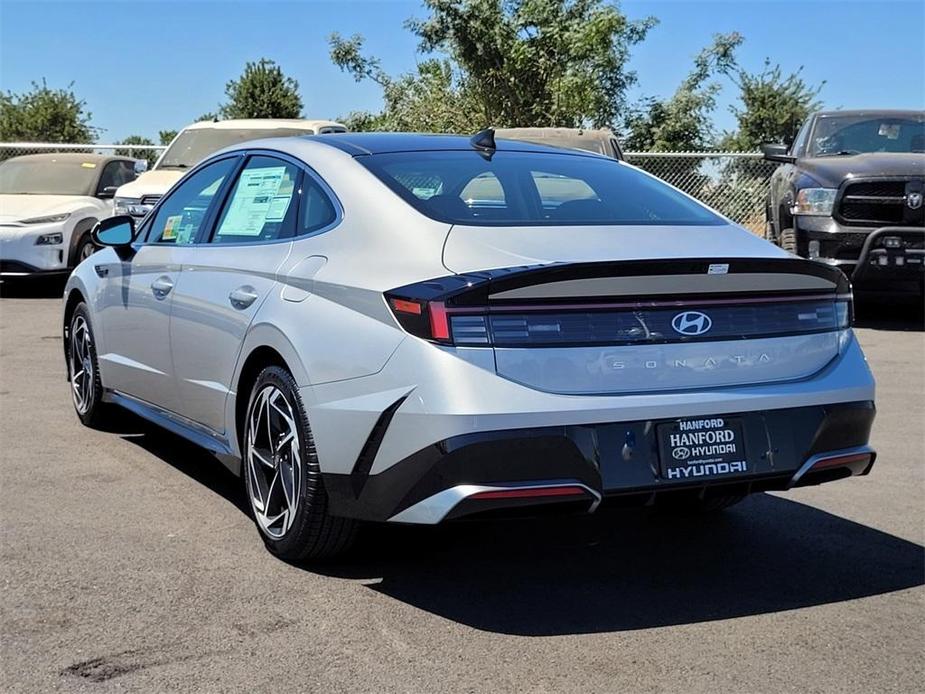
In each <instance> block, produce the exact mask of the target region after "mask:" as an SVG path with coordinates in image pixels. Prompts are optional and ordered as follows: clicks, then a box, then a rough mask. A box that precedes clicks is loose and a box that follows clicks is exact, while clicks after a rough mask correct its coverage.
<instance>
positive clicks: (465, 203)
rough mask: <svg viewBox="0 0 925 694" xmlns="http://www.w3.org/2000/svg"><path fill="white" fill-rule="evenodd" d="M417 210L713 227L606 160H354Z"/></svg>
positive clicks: (500, 156) (458, 154) (474, 219)
mask: <svg viewBox="0 0 925 694" xmlns="http://www.w3.org/2000/svg"><path fill="white" fill-rule="evenodd" d="M357 161H359V162H360V163H362V164H363V165H364V166H366V167H367V168H368V169H369V170H370V171H372V172H373V173H374V174H375V175H376V176H377V177H378V178H379V179H381V180H382V181H383V182H384V183H385V184H386V185H388V186H389V187H390V188H391V189H392V190H394V191H395V192H396V193H398V195H400V196H401V197H402V198H404V199H405V200H406V201H408V202H409V203H411V205H413V206H414V207H415V208H416V209H417V210H418V211H420V212H422V213H423V214H425V215H427V216H428V217H431V218H433V219H437V220H439V221H443V222H450V223H453V224H475V225H483V226H513V225H522V226H550V225H562V226H565V225H600V224H650V225H661V224H666V225H713V224H725V223H726V222H725V221H724V220H723V219H722V218H721V217H719V216H718V215H716V214H715V213H713V212H711V211H710V210H709V209H707V208H706V207H704V206H703V205H701V204H699V203H697V202H695V201H693V200H691V199H690V198H688V197H686V196H685V195H683V194H681V193H679V192H678V191H676V190H674V189H673V188H671V187H669V186H668V185H666V184H664V183H662V182H660V181H659V180H657V179H655V178H652V177H651V176H648V175H646V174H644V173H642V172H640V171H637V170H636V169H633V168H631V167H629V166H627V165H624V164H621V163H620V162H617V161H615V160H613V159H607V158H604V157H589V156H576V155H572V154H565V153H563V154H551V153H539V152H536V153H534V152H505V151H497V152H495V154H494V155H493V156H492V157H491V158H489V157H487V156H483V155H482V154H480V153H478V152H476V151H474V150H473V151H442V152H398V153H392V154H375V155H370V156H366V157H358V158H357Z"/></svg>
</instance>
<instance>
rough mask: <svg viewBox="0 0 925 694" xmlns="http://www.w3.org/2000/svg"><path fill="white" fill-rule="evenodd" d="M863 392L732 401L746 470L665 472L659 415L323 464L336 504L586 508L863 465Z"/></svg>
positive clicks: (435, 510) (443, 513)
mask: <svg viewBox="0 0 925 694" xmlns="http://www.w3.org/2000/svg"><path fill="white" fill-rule="evenodd" d="M874 414H875V410H874V405H873V403H872V402H870V401H864V402H853V403H842V404H838V405H828V406H823V405H816V406H809V407H797V408H789V409H781V410H770V411H753V412H745V413H730V414H729V415H728V416H729V417H735V418H737V419H739V420H740V421H741V422H742V423H743V426H744V432H745V437H744V442H745V451H746V458H747V472H746V473H740V474H732V475H728V474H724V475H721V476H715V475H714V476H709V477H705V478H703V479H698V478H697V477H691V478H687V479H684V480H676V479H673V480H669V479H667V477H666V476H665V475H664V474H663V473H662V470H661V466H660V463H659V454H658V442H657V439H656V430H657V426H658V424H660V423H661V422H662V421H669V420H640V421H632V422H615V423H603V424H585V425H574V426H556V427H541V428H532V429H514V430H507V431H492V432H483V433H475V434H466V435H461V436H455V437H452V438H449V439H445V440H442V441H438V442H436V443H434V444H433V445H430V446H427V447H426V448H424V449H422V450H420V451H418V452H416V453H414V454H413V455H411V456H408V457H407V458H405V459H404V460H402V461H401V462H399V463H397V464H396V465H393V466H391V467H390V468H388V469H387V470H384V471H383V472H380V473H378V474H375V475H368V476H363V477H362V478H357V476H356V475H353V476H351V475H343V474H330V473H327V474H325V475H324V481H325V486H326V488H327V491H328V494H329V496H330V501H331V511H332V512H333V513H335V514H337V515H343V516H349V517H355V518H362V519H366V520H375V521H387V520H388V521H393V522H403V523H423V524H433V523H439V522H441V521H443V520H449V519H453V518H458V517H462V516H468V515H471V514H478V513H482V512H487V511H496V510H501V509H512V508H517V507H524V506H528V507H537V506H558V507H562V508H563V509H564V508H575V509H578V510H581V511H593V510H595V509H596V508H597V507H598V506H599V505H600V504H601V503H604V504H611V503H632V504H643V505H645V504H652V503H657V502H658V500H660V499H661V498H663V497H665V496H671V495H678V494H689V495H690V494H696V495H699V496H709V495H711V494H730V493H750V492H754V491H766V490H775V489H776V490H784V489H789V488H791V487H794V486H803V485H809V484H818V483H820V482H827V481H832V480H834V479H841V478H843V477H848V476H851V475H862V474H867V473H868V472H869V471H870V468H871V466H872V465H873V462H874V458H875V454H874V453H873V451H872V450H871V449H870V448H869V447H868V438H869V435H870V429H871V425H872V424H873V420H874Z"/></svg>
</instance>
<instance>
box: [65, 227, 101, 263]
mask: <svg viewBox="0 0 925 694" xmlns="http://www.w3.org/2000/svg"><path fill="white" fill-rule="evenodd" d="M96 251H97V248H96V244H95V243H93V240H92V239H91V238H90V232H86V233H85V234H83V236H81V237H80V240H79V241H78V242H77V243H76V244H75V245H74V254H73V257H72V258H71V267H72V268H74V267H77V266H78V265H80V263H81V262H82V261H83V260H84V259H86V258H89V257H90V256H91V255H93V254H94V253H96Z"/></svg>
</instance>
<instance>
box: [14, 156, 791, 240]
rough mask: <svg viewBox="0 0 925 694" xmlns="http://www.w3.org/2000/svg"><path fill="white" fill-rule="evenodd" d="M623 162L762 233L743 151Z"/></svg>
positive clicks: (759, 185) (758, 162)
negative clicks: (656, 177) (652, 175)
mask: <svg viewBox="0 0 925 694" xmlns="http://www.w3.org/2000/svg"><path fill="white" fill-rule="evenodd" d="M164 149H166V147H163V146H156V145H150V146H149V145H100V144H92V145H81V144H46V143H40V142H6V143H0V161H3V160H5V159H9V158H10V157H17V156H20V155H23V154H36V153H39V152H96V153H99V154H117V155H120V156H127V157H133V158H135V159H147V160H148V164H149V165H152V164H153V163H154V162H155V160H156V159H157V157H158V156H159V155H160V153H161V152H162V151H163V150H164ZM625 156H626V160H627V161H628V162H629V163H630V164H633V165H634V166H638V167H639V168H641V169H644V170H645V171H648V172H649V173H651V174H654V175H655V176H658V177H659V178H661V179H662V180H665V181H667V182H668V183H670V184H671V185H673V186H675V187H677V188H680V189H681V190H683V191H684V192H685V193H688V194H689V195H692V196H693V197H695V198H697V199H698V200H701V201H702V202H704V203H706V204H707V205H709V206H710V207H712V208H713V209H715V210H718V211H719V212H721V213H722V214H724V215H725V216H727V217H729V218H730V219H732V220H733V221H735V222H737V223H738V224H741V225H742V226H744V227H746V228H747V229H750V230H751V231H753V232H755V233H756V234H763V233H764V222H765V212H764V204H765V200H766V198H767V191H768V181H769V179H770V178H771V173H772V172H773V171H774V169H775V167H776V166H777V165H776V164H773V163H771V162H767V161H764V160H763V159H762V158H761V155H760V154H757V153H750V152H749V153H743V152H627V153H626V155H625Z"/></svg>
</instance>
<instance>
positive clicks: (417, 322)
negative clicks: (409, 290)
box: [388, 296, 452, 344]
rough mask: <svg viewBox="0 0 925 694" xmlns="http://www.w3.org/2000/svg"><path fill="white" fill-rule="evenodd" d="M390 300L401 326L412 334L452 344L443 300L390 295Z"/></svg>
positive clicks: (390, 305)
mask: <svg viewBox="0 0 925 694" xmlns="http://www.w3.org/2000/svg"><path fill="white" fill-rule="evenodd" d="M388 302H389V307H390V308H391V309H392V313H393V314H394V315H395V318H396V319H397V320H398V322H399V323H400V324H401V327H402V328H404V329H405V330H407V331H408V332H409V333H411V334H412V335H416V336H417V337H422V338H424V339H425V340H433V341H434V342H442V343H446V344H452V339H451V336H450V322H449V317H448V316H447V312H446V306H445V305H444V304H443V302H442V301H426V300H420V299H403V298H401V297H396V296H389V297H388Z"/></svg>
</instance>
